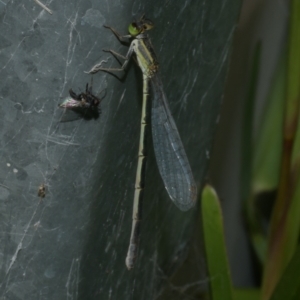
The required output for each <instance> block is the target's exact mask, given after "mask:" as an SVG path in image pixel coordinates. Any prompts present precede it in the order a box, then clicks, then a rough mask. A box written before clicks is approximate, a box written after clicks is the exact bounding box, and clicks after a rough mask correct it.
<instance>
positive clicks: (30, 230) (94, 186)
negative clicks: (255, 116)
mask: <svg viewBox="0 0 300 300" xmlns="http://www.w3.org/2000/svg"><path fill="white" fill-rule="evenodd" d="M145 3H147V4H143V2H128V1H124V2H122V1H58V2H54V1H52V2H49V4H48V6H49V8H50V9H51V10H52V11H53V14H52V15H50V14H48V13H47V12H44V11H42V9H41V8H40V7H39V6H38V5H37V4H36V3H35V2H34V1H30V2H21V1H14V2H12V1H10V2H9V1H4V2H3V1H2V2H1V3H0V21H1V22H0V51H1V52H0V99H1V107H0V135H1V139H0V143H1V144H0V145H1V152H0V154H1V155H0V165H1V168H0V184H1V185H0V200H1V201H0V214H1V216H0V229H1V243H0V253H1V270H0V281H1V288H0V298H1V297H4V295H5V297H6V298H7V299H13V300H19V299H26V300H27V299H31V300H35V299H55V300H57V299H143V300H145V299H154V298H155V297H156V296H157V294H158V293H159V291H160V288H161V285H162V282H163V281H164V280H163V279H165V278H167V276H169V275H170V274H171V273H172V272H173V271H174V270H175V269H176V267H177V266H178V265H179V264H180V263H181V262H182V260H183V259H184V257H185V253H186V247H185V246H186V245H187V243H188V241H189V237H190V232H191V230H190V229H191V228H192V225H193V220H194V218H193V217H194V215H195V210H191V211H190V212H188V213H182V212H181V211H179V210H178V209H177V208H176V207H175V205H174V204H173V203H172V202H171V201H170V200H169V198H168V196H167V193H166V191H165V190H164V187H163V184H162V181H161V178H160V176H159V173H158V170H157V167H156V162H155V158H154V154H153V151H152V148H151V147H152V144H151V142H150V143H149V153H148V155H149V161H148V169H147V178H146V188H145V202H144V215H143V224H142V238H141V243H140V252H139V259H138V261H137V265H136V268H135V269H134V270H133V271H131V272H128V271H127V269H126V267H125V264H124V260H125V256H126V251H127V246H128V240H129V235H130V227H131V214H132V212H131V210H132V200H133V192H134V178H135V169H136V164H137V157H136V156H137V148H138V134H139V119H140V109H141V99H142V80H141V73H140V70H139V69H138V68H137V67H136V66H135V64H134V63H131V64H130V65H129V67H128V73H127V74H126V76H125V77H124V78H123V80H122V81H118V80H117V79H116V78H114V77H113V76H110V75H109V74H104V73H103V74H101V73H99V74H97V75H95V76H93V79H94V80H93V81H94V82H93V92H94V93H95V94H96V95H98V94H99V93H100V91H101V90H103V89H106V92H107V94H106V97H105V99H104V100H103V102H102V115H101V116H100V118H99V119H98V120H91V121H90V122H87V121H82V120H78V121H75V122H68V123H63V124H61V123H59V120H60V118H61V114H62V110H60V109H59V108H58V107H57V105H58V104H59V103H61V102H62V100H63V98H64V97H66V96H67V95H68V90H69V88H72V89H73V90H74V91H75V92H76V93H78V92H81V91H84V89H85V85H86V83H87V82H90V80H91V76H89V75H87V74H85V73H84V71H87V70H89V69H90V68H91V67H92V66H93V65H94V64H95V63H97V62H100V60H102V59H106V58H107V57H108V56H109V55H108V54H107V53H103V52H102V49H103V48H108V47H111V48H113V49H115V50H116V51H118V52H121V53H124V54H125V53H126V51H127V48H126V47H123V46H122V45H120V44H119V42H118V41H117V40H116V38H115V37H114V36H112V35H111V33H110V32H109V31H108V30H105V29H104V28H103V25H104V24H107V25H111V26H114V27H115V28H116V29H117V30H118V31H120V32H121V33H126V31H127V26H128V24H129V23H130V22H131V21H132V18H133V17H134V16H136V17H139V16H140V15H141V13H143V12H146V15H147V17H148V18H150V19H152V20H153V22H154V23H155V28H154V29H153V30H152V31H151V32H150V35H151V39H152V43H153V46H154V48H155V49H156V51H157V56H158V59H159V61H160V70H161V77H162V80H163V82H164V84H165V92H166V95H167V97H168V99H169V103H170V109H171V111H172V113H173V116H174V119H175V121H176V124H177V125H178V129H179V132H180V134H181V137H182V141H183V144H184V146H185V149H186V152H187V155H188V158H189V161H190V164H191V166H192V170H193V173H194V175H195V178H196V180H197V183H198V184H199V186H200V185H201V183H202V181H203V178H204V176H205V172H206V169H207V163H208V158H209V155H210V149H211V144H212V141H213V135H214V132H215V129H216V125H217V120H218V115H219V106H220V103H221V98H222V94H223V87H224V82H225V77H226V72H227V66H228V59H229V55H230V47H231V42H232V37H233V33H234V29H235V26H236V21H237V16H238V11H239V6H240V1H232V0H230V1H227V2H223V1H220V0H214V1H210V2H207V1H204V0H203V1H186V2H184V3H183V2H182V1H179V0H177V1H165V2H157V4H154V2H145ZM110 65H116V62H115V61H114V60H113V59H112V58H111V59H110V60H109V63H108V66H110ZM41 183H45V185H46V186H47V190H46V193H47V194H46V197H45V198H44V199H43V201H40V199H39V198H38V197H37V190H38V187H39V185H40V184H41Z"/></svg>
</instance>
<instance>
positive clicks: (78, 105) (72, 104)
mask: <svg viewBox="0 0 300 300" xmlns="http://www.w3.org/2000/svg"><path fill="white" fill-rule="evenodd" d="M102 98H103V97H102ZM101 101H102V99H101V98H98V97H96V96H95V95H93V94H92V86H91V87H90V88H89V85H88V83H87V84H86V88H85V93H80V94H78V95H77V94H76V93H75V92H73V90H72V89H70V90H69V96H68V97H67V98H66V99H65V100H64V102H62V103H61V104H59V107H61V108H65V109H66V110H71V111H73V112H75V113H76V114H77V116H78V117H79V118H80V117H81V118H83V119H85V120H90V119H98V117H99V115H100V112H101V109H100V107H99V104H100V102H101ZM78 117H77V119H78ZM64 119H66V118H64ZM75 119H76V118H75ZM73 120H74V118H73ZM66 121H71V120H62V122H66Z"/></svg>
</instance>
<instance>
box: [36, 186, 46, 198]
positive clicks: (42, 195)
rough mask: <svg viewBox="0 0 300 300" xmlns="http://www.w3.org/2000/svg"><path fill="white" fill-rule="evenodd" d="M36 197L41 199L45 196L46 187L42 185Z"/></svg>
mask: <svg viewBox="0 0 300 300" xmlns="http://www.w3.org/2000/svg"><path fill="white" fill-rule="evenodd" d="M38 196H39V197H40V198H41V199H42V198H45V196H46V186H45V185H44V184H43V183H42V184H41V185H40V186H39V189H38Z"/></svg>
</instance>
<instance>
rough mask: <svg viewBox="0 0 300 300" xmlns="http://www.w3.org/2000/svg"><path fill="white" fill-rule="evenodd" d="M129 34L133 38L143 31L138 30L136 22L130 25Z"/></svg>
mask: <svg viewBox="0 0 300 300" xmlns="http://www.w3.org/2000/svg"><path fill="white" fill-rule="evenodd" d="M128 32H129V34H130V35H131V36H137V35H138V34H139V33H141V29H140V28H138V26H137V23H136V22H133V23H131V24H130V25H129V27H128Z"/></svg>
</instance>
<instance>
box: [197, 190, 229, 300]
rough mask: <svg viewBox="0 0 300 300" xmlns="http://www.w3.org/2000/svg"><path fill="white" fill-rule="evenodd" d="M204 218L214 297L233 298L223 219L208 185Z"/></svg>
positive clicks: (203, 210)
mask: <svg viewBox="0 0 300 300" xmlns="http://www.w3.org/2000/svg"><path fill="white" fill-rule="evenodd" d="M201 201H202V202H201V203H202V214H203V216H202V218H203V231H204V241H205V251H206V259H207V266H208V273H209V277H210V279H211V281H210V287H211V294H212V299H214V300H219V299H222V300H232V299H233V296H232V286H231V278H230V271H229V266H228V261H227V255H226V247H225V241H224V231H223V219H222V213H221V208H220V204H219V200H218V197H217V195H216V193H215V191H214V189H213V188H212V187H210V186H208V185H206V186H205V187H204V189H203V192H202V200H201Z"/></svg>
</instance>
